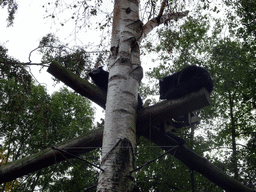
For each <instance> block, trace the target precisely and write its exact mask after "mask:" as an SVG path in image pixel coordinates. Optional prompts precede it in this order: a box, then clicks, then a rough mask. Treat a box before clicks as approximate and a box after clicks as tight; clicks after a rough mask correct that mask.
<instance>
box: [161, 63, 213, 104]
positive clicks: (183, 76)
mask: <svg viewBox="0 0 256 192" xmlns="http://www.w3.org/2000/svg"><path fill="white" fill-rule="evenodd" d="M159 85H160V91H159V93H160V99H178V98H181V97H183V96H185V95H188V94H190V93H193V92H196V91H199V90H200V89H201V88H203V87H205V88H206V90H207V91H208V92H209V93H211V92H212V90H213V81H212V78H211V76H210V74H209V72H208V71H207V70H206V69H205V68H203V67H198V66H196V65H189V66H187V67H185V68H184V69H182V70H181V71H179V72H176V73H174V74H172V75H169V76H167V77H164V78H163V79H160V80H159Z"/></svg>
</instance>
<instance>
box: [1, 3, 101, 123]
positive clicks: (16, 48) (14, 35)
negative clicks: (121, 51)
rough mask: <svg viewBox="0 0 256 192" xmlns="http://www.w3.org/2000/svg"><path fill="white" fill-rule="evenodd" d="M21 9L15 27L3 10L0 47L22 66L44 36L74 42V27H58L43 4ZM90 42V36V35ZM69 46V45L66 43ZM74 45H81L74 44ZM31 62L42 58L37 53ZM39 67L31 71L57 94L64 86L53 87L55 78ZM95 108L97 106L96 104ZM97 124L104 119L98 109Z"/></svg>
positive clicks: (20, 6)
mask: <svg viewBox="0 0 256 192" xmlns="http://www.w3.org/2000/svg"><path fill="white" fill-rule="evenodd" d="M18 4H19V7H18V11H17V14H16V15H15V20H14V25H13V27H8V28H7V27H6V26H7V23H6V18H7V16H8V15H7V10H6V8H5V9H0V34H1V35H0V44H1V45H4V46H5V47H6V48H7V49H8V55H10V56H12V57H13V58H15V59H18V60H19V61H21V62H28V61H29V59H28V57H29V53H30V52H31V51H32V50H33V49H35V48H36V47H38V45H39V41H40V40H41V38H42V37H43V36H45V35H46V34H48V33H54V34H56V36H58V37H60V39H61V41H62V42H65V41H69V42H67V43H70V42H71V41H72V40H70V39H69V38H73V37H70V33H71V32H72V29H71V26H68V25H65V26H64V27H62V26H61V25H60V24H59V23H55V22H54V21H53V20H52V19H44V18H43V17H44V16H45V15H46V14H45V9H43V8H42V4H40V3H39V2H38V1H33V0H26V1H22V2H20V1H18ZM86 39H92V38H88V34H87V35H86ZM65 43H66V42H65ZM72 43H73V45H74V44H75V43H77V42H72ZM31 60H32V62H33V63H40V61H41V56H40V55H39V54H37V53H36V52H33V54H32V57H31ZM39 69H40V68H39V67H38V66H32V67H31V71H32V73H33V75H34V76H35V78H36V80H37V81H38V82H39V83H40V84H42V85H43V86H46V88H47V91H48V92H49V93H52V92H54V91H57V90H58V89H59V87H60V86H62V85H59V86H57V87H53V86H52V84H53V82H52V81H51V75H50V74H48V73H47V72H46V69H45V70H42V71H41V73H39ZM93 106H97V105H96V104H94V105H93ZM96 111H97V112H96V120H97V121H99V119H100V118H104V116H103V114H102V109H101V108H100V107H97V110H96Z"/></svg>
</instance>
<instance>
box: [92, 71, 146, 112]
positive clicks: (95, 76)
mask: <svg viewBox="0 0 256 192" xmlns="http://www.w3.org/2000/svg"><path fill="white" fill-rule="evenodd" d="M102 68H103V67H99V68H98V69H95V70H93V71H92V72H90V73H89V76H90V77H91V78H92V80H93V82H94V83H95V84H96V85H97V86H98V87H99V88H101V89H102V90H103V91H105V92H107V91H108V76H109V72H107V71H104V70H103V69H102ZM142 108H143V102H142V99H141V97H140V95H138V109H142Z"/></svg>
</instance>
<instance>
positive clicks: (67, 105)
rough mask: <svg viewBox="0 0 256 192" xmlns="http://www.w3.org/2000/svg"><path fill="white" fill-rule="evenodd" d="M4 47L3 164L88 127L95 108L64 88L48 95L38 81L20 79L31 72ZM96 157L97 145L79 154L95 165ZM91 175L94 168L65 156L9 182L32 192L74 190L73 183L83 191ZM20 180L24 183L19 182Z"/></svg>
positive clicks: (0, 67)
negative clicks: (15, 180) (13, 58)
mask: <svg viewBox="0 0 256 192" xmlns="http://www.w3.org/2000/svg"><path fill="white" fill-rule="evenodd" d="M6 52H7V51H6V50H4V49H2V52H1V63H0V64H1V65H0V74H1V75H2V78H1V79H0V94H1V97H0V130H1V132H2V134H1V137H2V138H3V142H2V143H1V151H2V155H4V157H5V161H3V162H2V164H5V163H8V162H12V161H15V160H18V159H21V158H24V157H27V156H29V155H32V154H34V153H36V152H38V151H41V150H43V149H45V148H47V147H51V146H53V145H56V144H57V143H60V142H63V141H65V140H68V139H72V138H74V137H77V136H79V135H80V134H82V133H84V132H85V131H86V130H89V129H92V122H93V114H94V111H93V109H92V108H91V106H90V105H91V104H90V102H89V101H88V100H87V99H86V98H84V97H81V96H78V95H77V94H75V93H73V92H71V91H69V90H68V89H66V88H62V89H60V91H58V92H55V93H53V94H52V95H49V94H47V92H46V90H45V88H44V87H42V86H41V85H34V83H33V82H31V81H29V82H28V81H25V80H24V79H26V78H27V77H30V76H29V74H28V73H27V72H26V70H25V69H24V68H22V67H21V65H16V62H17V61H14V60H12V59H10V58H9V57H8V56H7V54H6ZM6 61H8V64H9V65H7V62H6ZM11 62H14V63H15V64H12V63H11ZM16 66H17V67H16ZM98 157H99V153H98V151H97V150H95V151H93V152H91V153H88V154H86V156H84V158H86V159H87V160H89V161H91V162H94V163H95V164H98ZM95 174H97V173H96V172H95V170H93V169H92V168H90V167H88V165H87V164H86V163H84V162H82V161H78V160H69V161H68V162H62V163H60V164H58V165H54V166H52V167H48V168H45V169H43V170H40V171H38V172H37V173H34V174H30V175H29V176H28V177H27V176H25V177H24V178H19V179H18V180H17V181H18V183H15V185H12V187H13V189H14V188H15V189H16V191H33V190H34V189H35V188H38V187H39V188H41V189H44V190H50V191H63V190H65V191H73V190H74V189H75V188H76V190H77V191H82V190H83V189H84V187H85V186H90V185H92V184H93V183H94V182H95V179H96V177H95ZM86 177H87V178H86ZM85 178H86V179H85ZM23 179H24V181H25V182H24V181H23V182H21V181H22V180H23ZM70 181H72V182H73V183H72V182H70ZM74 183H76V185H75V187H74Z"/></svg>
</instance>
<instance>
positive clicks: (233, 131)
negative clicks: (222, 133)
mask: <svg viewBox="0 0 256 192" xmlns="http://www.w3.org/2000/svg"><path fill="white" fill-rule="evenodd" d="M229 107H230V119H231V135H232V158H231V161H232V168H233V173H234V178H235V179H237V180H238V168H237V150H236V129H235V119H234V114H233V100H232V96H231V93H230V92H229Z"/></svg>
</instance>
